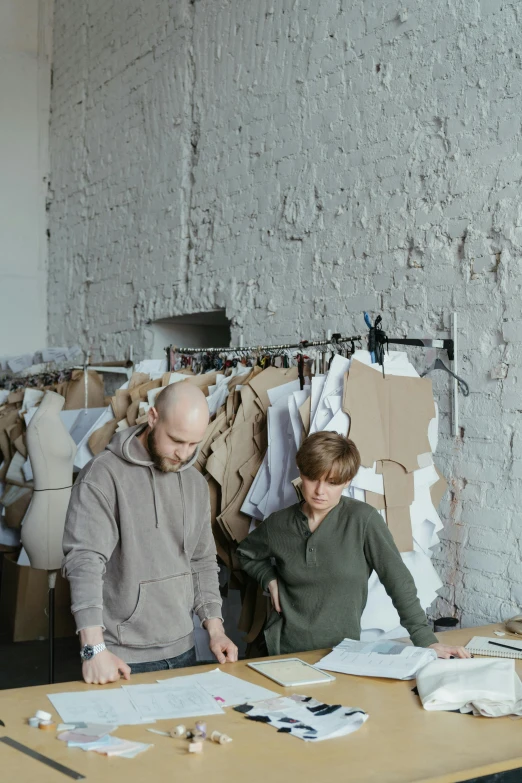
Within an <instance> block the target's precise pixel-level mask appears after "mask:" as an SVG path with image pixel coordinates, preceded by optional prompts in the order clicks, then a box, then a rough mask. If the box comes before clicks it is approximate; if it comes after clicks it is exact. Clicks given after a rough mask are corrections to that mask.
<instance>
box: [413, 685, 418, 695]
mask: <svg viewBox="0 0 522 783" xmlns="http://www.w3.org/2000/svg"><path fill="white" fill-rule="evenodd" d="M411 692H412V693H414V694H415V696H418V695H419V689H418V688H417V686H415V688H412V689H411Z"/></svg>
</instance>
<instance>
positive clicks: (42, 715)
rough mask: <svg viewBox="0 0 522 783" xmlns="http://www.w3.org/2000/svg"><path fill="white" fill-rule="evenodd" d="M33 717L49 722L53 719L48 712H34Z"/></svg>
mask: <svg viewBox="0 0 522 783" xmlns="http://www.w3.org/2000/svg"><path fill="white" fill-rule="evenodd" d="M34 717H35V718H38V720H51V718H52V717H53V716H52V715H51V713H50V712H45V711H44V710H36V712H35V713H34Z"/></svg>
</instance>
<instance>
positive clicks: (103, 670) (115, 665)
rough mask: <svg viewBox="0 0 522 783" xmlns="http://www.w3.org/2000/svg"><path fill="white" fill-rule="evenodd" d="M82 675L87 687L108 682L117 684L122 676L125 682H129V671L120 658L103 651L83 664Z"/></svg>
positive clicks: (128, 667)
mask: <svg viewBox="0 0 522 783" xmlns="http://www.w3.org/2000/svg"><path fill="white" fill-rule="evenodd" d="M82 674H83V679H84V680H85V682H86V683H88V684H89V685H105V684H106V683H108V682H117V681H118V680H119V679H120V676H122V675H123V677H124V678H125V679H126V680H130V675H131V670H130V666H128V665H127V664H126V663H125V661H122V660H121V658H118V657H117V656H116V655H113V654H112V653H111V652H109V651H108V650H103V651H102V652H101V653H98V655H95V656H94V658H91V660H90V661H84V662H83V664H82Z"/></svg>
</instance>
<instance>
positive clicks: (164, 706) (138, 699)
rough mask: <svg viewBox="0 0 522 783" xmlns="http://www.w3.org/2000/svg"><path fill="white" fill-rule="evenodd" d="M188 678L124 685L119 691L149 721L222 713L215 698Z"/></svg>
mask: <svg viewBox="0 0 522 783" xmlns="http://www.w3.org/2000/svg"><path fill="white" fill-rule="evenodd" d="M187 679H188V678H185V677H184V678H174V679H172V680H170V681H169V682H167V683H165V682H161V683H159V684H157V685H124V686H123V688H122V690H123V691H125V693H126V694H127V695H128V697H129V699H130V701H131V702H132V705H133V706H134V708H135V709H136V712H138V713H139V714H140V715H141V716H142V717H143V718H146V719H148V720H164V719H167V718H191V717H197V716H198V715H220V714H222V713H223V710H222V709H221V707H220V706H219V704H218V703H217V701H216V700H215V699H214V698H213V697H212V696H211V695H210V694H209V693H207V691H206V690H205V689H204V688H202V687H201V685H199V683H197V682H194V681H193V680H192V679H190V680H189V681H188V682H187ZM180 680H181V681H180ZM183 680H185V682H183Z"/></svg>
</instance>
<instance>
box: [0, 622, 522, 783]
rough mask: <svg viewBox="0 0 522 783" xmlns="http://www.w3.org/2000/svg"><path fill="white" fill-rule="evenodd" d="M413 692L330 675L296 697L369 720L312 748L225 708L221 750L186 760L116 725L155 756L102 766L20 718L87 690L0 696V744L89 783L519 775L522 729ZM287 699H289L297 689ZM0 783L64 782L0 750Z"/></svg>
mask: <svg viewBox="0 0 522 783" xmlns="http://www.w3.org/2000/svg"><path fill="white" fill-rule="evenodd" d="M501 628H502V626H500V625H491V626H485V627H483V628H470V629H463V630H458V631H449V632H447V633H445V634H441V635H440V638H441V639H442V638H443V639H444V641H445V642H448V643H455V644H466V643H467V642H468V641H469V639H470V638H471V637H472V636H473V635H483V636H491V635H492V632H493V631H494V630H496V629H501ZM508 638H509V637H508ZM323 652H324V651H323ZM323 652H321V651H318V652H310V653H304V654H302V655H301V656H300V657H301V658H303V659H304V660H306V661H308V662H309V663H316V662H317V661H318V660H319V658H320V656H321V655H322V654H323ZM521 665H522V661H517V667H521ZM212 668H214V667H212V666H206V667H197V668H193V669H180V670H177V671H171V672H168V673H167V672H160V673H153V674H143V675H135V676H134V677H133V678H132V682H133V684H138V683H152V682H155V681H156V678H157V677H163V676H165V677H167V676H169V677H170V676H174V675H176V674H190V673H191V672H195V671H198V672H203V671H207V670H209V669H212ZM224 668H225V670H226V671H227V672H228V673H230V674H234V675H235V676H236V677H242V678H244V679H248V680H251V681H252V682H255V683H258V684H259V685H263V686H265V687H267V688H269V689H270V690H274V691H277V692H279V693H281V694H283V693H285V689H284V688H281V687H279V686H278V685H276V684H275V683H272V682H271V681H270V680H267V679H266V678H265V677H263V676H262V675H260V674H258V673H257V672H254V671H253V670H252V669H249V668H247V665H246V663H245V662H244V661H240V662H239V663H236V664H230V665H227V666H226V667H224ZM520 673H522V668H519V674H520ZM414 685H415V683H414V681H408V682H398V681H394V680H384V679H374V678H370V677H353V676H350V675H343V674H338V675H337V679H336V680H335V682H332V683H329V684H327V685H321V686H317V685H315V686H308V687H305V688H302V689H301V690H302V691H305V692H306V693H307V694H309V695H313V696H314V697H315V698H318V699H323V700H324V701H325V702H329V703H341V704H343V705H345V706H354V707H361V708H362V709H364V710H365V711H366V712H368V713H369V716H370V717H369V719H368V721H367V722H366V723H365V724H364V726H363V727H362V728H361V729H360V730H359V731H357V732H356V733H355V734H352V735H350V736H348V737H344V738H340V739H334V740H327V741H325V742H321V743H310V742H303V741H301V740H299V739H296V738H294V737H288V736H286V735H284V734H278V733H277V731H276V730H275V729H273V728H271V727H270V726H264V725H262V724H257V723H253V722H251V721H248V720H246V719H245V718H244V716H243V715H241V714H240V713H238V712H235V711H234V710H232V709H231V708H227V709H226V714H225V715H216V716H211V717H207V718H206V721H207V725H208V728H209V730H211V731H212V730H214V729H217V730H219V731H223V732H226V733H227V734H229V735H230V736H231V737H232V738H233V742H232V743H231V744H230V745H224V746H219V745H215V744H214V743H211V742H207V743H205V748H204V752H203V754H202V755H192V754H190V755H189V754H188V752H187V743H186V741H184V740H179V739H170V738H167V737H162V736H158V735H155V734H151V733H149V732H148V731H147V730H146V728H145V727H144V726H122V727H121V728H120V729H118V730H117V731H116V732H114V734H115V735H116V736H118V737H122V738H127V739H131V740H138V741H140V742H147V743H153V744H154V747H153V748H150V749H149V750H148V751H146V752H145V753H143V754H141V755H140V756H138V757H136V758H135V759H124V758H107V757H105V756H100V755H98V754H96V753H91V752H84V751H82V750H80V749H77V748H68V747H66V745H65V743H62V742H60V741H58V740H57V739H56V734H55V732H50V733H47V732H43V731H40V730H39V729H32V728H30V727H29V726H27V725H26V720H27V718H28V717H29V716H30V715H33V714H34V712H35V711H36V710H37V709H43V710H47V711H50V712H53V714H54V716H55V718H56V720H57V721H58V720H59V717H58V715H57V714H56V713H55V712H54V710H52V706H51V704H50V702H49V700H48V699H47V698H46V694H48V693H59V692H62V691H80V690H87V689H88V688H89V686H87V685H85V684H84V683H82V682H69V683H60V684H57V685H42V686H38V687H33V688H18V689H13V690H6V691H0V719H2V720H3V721H4V723H5V725H6V727H5V729H3V728H1V727H0V736H2V735H7V736H9V737H12V738H13V739H15V740H18V741H19V742H22V743H23V744H24V745H28V746H29V747H31V748H33V749H34V750H36V751H38V752H40V753H43V754H44V755H46V756H49V757H51V758H53V759H54V760H56V761H58V762H60V763H62V764H64V765H65V766H67V767H70V768H72V769H73V770H75V771H76V772H80V773H82V774H83V775H85V776H86V778H87V780H88V781H92V783H143V781H147V783H155V781H159V782H162V781H169V783H170V782H171V781H176V782H177V783H178V782H179V783H185V781H190V782H191V783H202V781H205V783H214V782H218V783H221V781H231V783H236V781H245V783H308V782H310V783H312V782H313V783H323V781H328V782H330V781H332V782H333V781H339V783H344V782H345V781H350V783H412V782H413V781H416V782H420V781H422V782H423V783H428V781H429V783H456V781H464V780H471V779H474V778H477V777H480V776H482V775H487V774H492V773H495V772H501V771H505V770H512V769H516V768H518V767H521V768H522V722H520V721H518V720H514V719H512V718H509V717H506V718H495V719H488V718H478V717H472V716H469V715H459V714H455V713H449V712H427V711H425V710H423V708H422V706H421V704H420V701H419V699H418V697H416V696H415V695H414V694H413V693H412V688H413V687H414ZM90 687H91V688H92V686H90ZM98 687H106V688H109V687H119V686H118V685H117V684H115V685H110V686H108V685H107V686H98ZM287 692H290V693H294V692H296V689H287ZM177 722H179V721H177ZM183 722H184V723H186V724H187V726H191V725H193V723H194V721H193V719H190V718H189V719H186V720H185V721H183ZM174 723H175V721H158V723H157V724H156V725H155V728H158V729H169V728H171V727H172V726H173V725H174ZM497 779H499V778H495V780H497ZM500 779H501V778H500ZM512 779H514V778H512ZM0 780H1V781H5V783H35V781H37V782H38V783H65V781H67V780H71V778H67V777H65V776H64V775H63V774H61V773H59V772H56V771H54V770H52V769H50V768H48V767H46V766H44V765H43V764H41V763H40V762H38V761H35V760H33V759H31V758H28V757H27V756H25V755H22V754H21V753H20V752H18V751H16V750H14V749H12V748H10V747H7V746H5V745H4V744H3V743H0ZM520 780H522V771H521V776H520Z"/></svg>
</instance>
